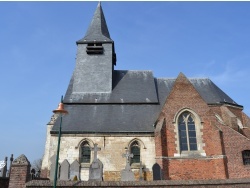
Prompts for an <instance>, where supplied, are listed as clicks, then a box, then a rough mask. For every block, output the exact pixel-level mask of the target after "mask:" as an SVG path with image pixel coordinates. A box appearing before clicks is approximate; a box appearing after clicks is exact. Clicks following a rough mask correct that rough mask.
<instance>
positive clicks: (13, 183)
mask: <svg viewBox="0 0 250 188" xmlns="http://www.w3.org/2000/svg"><path fill="white" fill-rule="evenodd" d="M30 179H31V177H30V162H29V161H28V159H27V158H26V156H25V155H21V156H19V157H18V158H16V159H15V160H14V161H13V163H12V166H11V173H10V181H9V188H23V187H25V183H26V182H27V181H29V180H30Z"/></svg>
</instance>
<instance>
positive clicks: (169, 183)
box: [26, 178, 250, 188]
mask: <svg viewBox="0 0 250 188" xmlns="http://www.w3.org/2000/svg"><path fill="white" fill-rule="evenodd" d="M240 184H245V185H246V184H250V178H241V179H218V180H159V181H123V182H122V181H106V182H101V181H58V182H57V187H66V186H67V187H90V186H91V187H152V186H153V187H154V186H192V185H193V186H205V185H207V186H216V185H217V186H218V185H240ZM33 187H53V181H49V180H32V181H30V182H28V183H26V188H33Z"/></svg>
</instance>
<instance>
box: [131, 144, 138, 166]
mask: <svg viewBox="0 0 250 188" xmlns="http://www.w3.org/2000/svg"><path fill="white" fill-rule="evenodd" d="M140 152H141V151H140V145H139V143H138V141H134V142H132V144H131V145H130V153H132V154H133V155H134V156H133V158H131V160H130V163H131V164H133V163H140V158H141V155H140Z"/></svg>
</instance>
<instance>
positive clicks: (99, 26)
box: [76, 2, 113, 44]
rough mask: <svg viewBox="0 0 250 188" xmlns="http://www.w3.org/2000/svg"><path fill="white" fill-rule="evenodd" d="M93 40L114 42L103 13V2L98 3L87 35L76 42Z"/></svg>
mask: <svg viewBox="0 0 250 188" xmlns="http://www.w3.org/2000/svg"><path fill="white" fill-rule="evenodd" d="M93 41H102V42H113V40H112V39H111V38H110V35H109V31H108V27H107V23H106V20H105V17H104V14H103V10H102V6H101V2H99V3H98V6H97V9H96V11H95V13H94V16H93V19H92V21H91V24H90V26H89V28H88V30H87V33H86V35H85V37H83V38H82V39H81V40H78V41H77V42H76V43H77V44H79V43H88V42H93Z"/></svg>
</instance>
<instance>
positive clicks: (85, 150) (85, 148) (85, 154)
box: [80, 141, 91, 163]
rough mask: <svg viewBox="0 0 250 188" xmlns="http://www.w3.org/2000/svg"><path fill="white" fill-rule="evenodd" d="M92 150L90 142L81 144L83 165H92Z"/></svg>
mask: <svg viewBox="0 0 250 188" xmlns="http://www.w3.org/2000/svg"><path fill="white" fill-rule="evenodd" d="M90 157H91V150H90V145H89V143H88V141H84V142H82V144H81V151H80V162H81V163H90Z"/></svg>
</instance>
